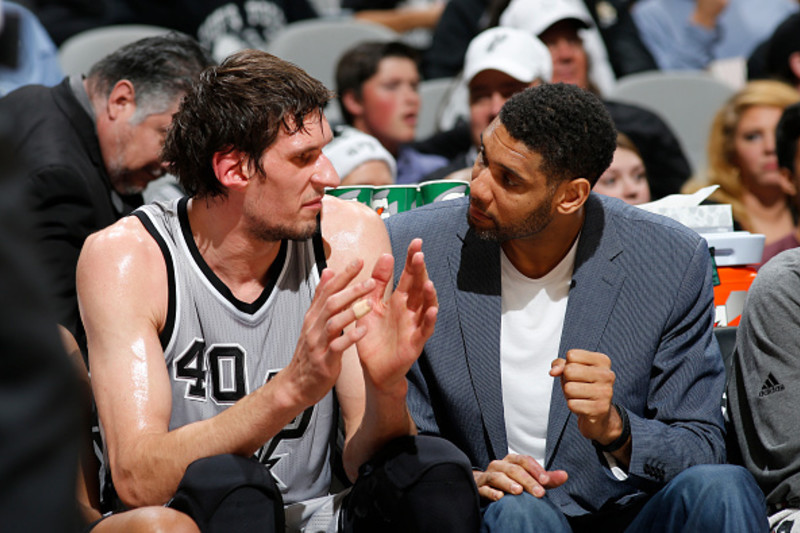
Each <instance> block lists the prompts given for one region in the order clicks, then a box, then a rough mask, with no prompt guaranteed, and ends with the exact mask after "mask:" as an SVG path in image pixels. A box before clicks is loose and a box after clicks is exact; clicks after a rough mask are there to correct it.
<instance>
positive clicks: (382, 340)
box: [357, 239, 438, 394]
mask: <svg viewBox="0 0 800 533" xmlns="http://www.w3.org/2000/svg"><path fill="white" fill-rule="evenodd" d="M393 266H394V260H393V258H392V256H391V255H389V254H385V255H383V256H381V257H380V258H379V259H378V261H377V262H376V264H375V268H374V269H373V271H372V279H373V280H374V282H375V288H374V289H373V291H372V292H371V293H370V296H369V299H368V301H369V304H370V306H371V312H369V313H368V314H367V315H366V316H364V317H363V318H360V319H359V320H358V322H357V324H358V326H359V327H365V328H366V334H365V335H364V336H363V337H361V338H360V340H359V341H358V343H357V347H358V354H359V358H360V360H361V366H362V368H363V369H364V374H365V377H367V378H368V379H369V380H370V381H371V382H372V383H371V384H372V385H373V386H375V387H376V388H377V389H378V390H382V391H391V390H396V391H399V392H402V393H403V394H405V390H406V381H405V379H406V378H405V376H406V373H407V372H408V370H409V369H410V368H411V365H412V364H414V361H416V360H417V358H418V357H419V355H420V353H421V352H422V348H423V346H424V345H425V342H426V341H427V340H428V338H429V337H430V336H431V335H432V334H433V328H434V325H435V324H436V314H437V312H438V302H437V299H436V290H435V289H434V287H433V282H432V281H431V280H430V279H428V271H427V269H426V268H425V259H424V257H423V255H422V241H421V240H420V239H414V240H413V241H412V242H411V244H410V245H409V247H408V253H407V254H406V263H405V267H404V268H403V273H402V274H401V275H400V280H399V281H398V283H397V287H396V288H395V290H394V292H392V294H391V295H390V296H389V298H388V300H386V299H384V295H385V294H386V289H387V287H389V286H390V283H391V282H392V269H393Z"/></svg>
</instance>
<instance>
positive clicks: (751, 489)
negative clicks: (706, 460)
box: [673, 464, 766, 510]
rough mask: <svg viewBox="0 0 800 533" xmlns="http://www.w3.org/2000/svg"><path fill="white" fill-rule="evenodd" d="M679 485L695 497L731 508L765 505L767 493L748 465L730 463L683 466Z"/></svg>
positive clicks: (678, 480) (760, 506)
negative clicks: (757, 481) (762, 490)
mask: <svg viewBox="0 0 800 533" xmlns="http://www.w3.org/2000/svg"><path fill="white" fill-rule="evenodd" d="M673 481H674V482H675V486H676V489H678V490H680V491H681V492H682V493H684V494H685V495H686V497H687V498H688V499H689V500H691V501H693V502H699V501H704V502H705V503H706V505H707V504H709V501H710V502H713V503H716V504H718V505H724V506H726V507H729V508H733V509H736V508H739V509H742V508H744V509H748V508H749V509H758V510H763V509H764V508H765V507H766V503H765V500H764V495H763V493H762V492H761V489H760V488H759V487H758V485H757V484H756V481H755V479H754V478H753V476H752V475H751V474H750V472H748V471H747V469H745V468H743V467H741V466H737V465H729V464H716V465H697V466H693V467H691V468H688V469H686V470H684V471H683V472H682V473H681V474H680V475H678V476H677V477H676V478H675V479H674V480H673Z"/></svg>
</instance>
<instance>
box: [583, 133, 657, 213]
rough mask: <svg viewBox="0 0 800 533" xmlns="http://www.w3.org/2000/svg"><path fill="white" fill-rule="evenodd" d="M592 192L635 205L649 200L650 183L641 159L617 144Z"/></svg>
mask: <svg viewBox="0 0 800 533" xmlns="http://www.w3.org/2000/svg"><path fill="white" fill-rule="evenodd" d="M594 192H596V193H599V194H604V195H606V196H611V197H614V198H619V199H620V200H623V201H625V202H627V203H629V204H632V205H637V204H643V203H646V202H649V201H650V185H649V184H648V183H647V174H646V172H645V169H644V163H643V162H642V159H641V158H640V157H639V156H638V155H637V154H636V152H634V151H633V150H629V149H627V148H622V147H621V146H618V147H617V149H616V151H615V152H614V160H613V161H612V162H611V166H609V167H608V169H607V170H606V171H605V172H604V173H603V175H602V176H600V179H598V180H597V183H596V184H595V186H594Z"/></svg>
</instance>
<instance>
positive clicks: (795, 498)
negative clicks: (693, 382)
mask: <svg viewBox="0 0 800 533" xmlns="http://www.w3.org/2000/svg"><path fill="white" fill-rule="evenodd" d="M777 135H778V158H779V160H780V165H781V171H782V172H784V173H786V174H787V175H789V174H791V177H792V179H793V182H794V183H795V184H800V174H798V169H800V103H798V104H793V105H791V106H789V107H787V108H786V110H785V111H784V112H783V115H782V116H781V120H780V122H779V123H778V133H777ZM793 240H794V242H793V246H792V248H791V249H788V248H787V250H788V251H784V252H783V253H780V254H777V255H775V256H774V257H773V258H772V259H771V260H770V261H768V262H767V263H766V264H764V265H763V266H762V267H761V268H760V269H759V271H758V276H756V278H755V280H754V281H753V284H752V285H751V286H750V289H749V290H748V292H747V299H746V301H745V306H744V311H743V312H742V318H741V321H740V322H739V327H738V330H737V332H736V348H735V350H734V353H733V356H732V358H731V363H730V365H731V369H730V378H729V379H728V395H727V397H728V413H729V415H728V417H729V419H730V423H731V428H730V435H729V442H731V446H729V447H734V449H732V450H730V452H729V455H732V456H734V457H736V458H737V461H738V462H740V463H741V464H743V465H744V466H746V467H747V468H748V469H749V470H750V472H751V473H752V474H753V476H755V479H756V481H757V482H758V484H759V486H760V487H761V490H762V491H763V492H764V494H765V495H766V498H767V506H768V512H769V515H770V518H769V521H770V531H775V532H782V533H783V532H786V533H792V532H794V533H797V532H798V531H800V462H798V457H800V454H798V452H799V451H800V441H799V440H798V438H797V431H796V428H797V423H798V416H797V409H794V401H793V400H794V398H795V396H796V395H797V394H798V392H797V385H796V384H795V381H796V380H795V379H794V376H796V375H797V372H798V369H799V367H798V363H797V353H798V349H800V343H798V340H797V336H796V335H795V334H794V332H795V329H796V327H797V320H798V318H797V317H798V315H799V314H800V300H798V297H797V294H798V290H797V289H798V283H800V248H798V246H800V241H799V240H798V238H797V235H796V234H795V235H793ZM772 443H780V445H779V446H776V445H773V444H772Z"/></svg>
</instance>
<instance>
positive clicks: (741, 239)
mask: <svg viewBox="0 0 800 533" xmlns="http://www.w3.org/2000/svg"><path fill="white" fill-rule="evenodd" d="M701 236H702V237H703V238H704V239H705V240H706V242H707V243H708V247H709V248H714V261H715V262H716V263H717V266H718V267H722V266H739V265H752V264H754V263H760V262H761V256H762V255H763V254H764V236H763V235H761V234H758V233H749V232H747V231H730V232H726V233H705V234H702V235H701Z"/></svg>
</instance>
